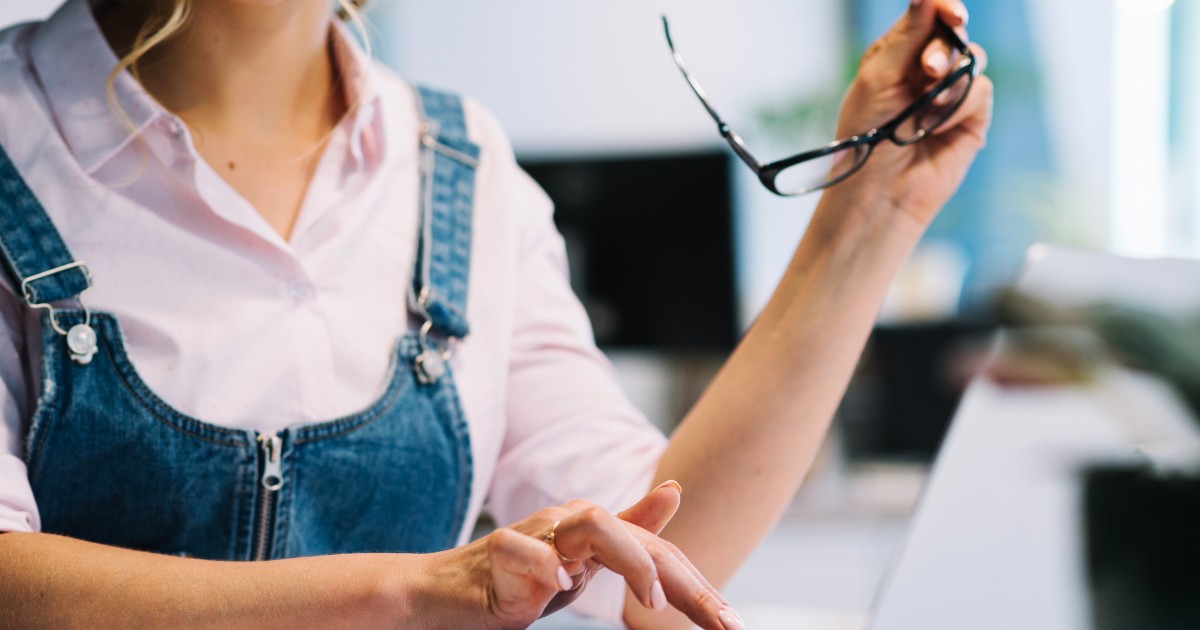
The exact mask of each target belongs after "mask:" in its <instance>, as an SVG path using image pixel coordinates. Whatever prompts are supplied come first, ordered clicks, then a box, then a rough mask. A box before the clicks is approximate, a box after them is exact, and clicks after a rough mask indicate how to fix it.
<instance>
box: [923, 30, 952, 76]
mask: <svg viewBox="0 0 1200 630" xmlns="http://www.w3.org/2000/svg"><path fill="white" fill-rule="evenodd" d="M953 54H954V51H953V49H951V48H950V44H948V43H947V42H946V41H945V40H943V39H942V38H940V37H935V38H934V39H932V40H930V41H929V44H927V45H926V46H925V51H924V52H922V53H921V70H922V71H923V72H924V73H925V76H926V77H927V78H928V79H930V80H934V81H936V80H938V79H940V78H942V77H944V76H946V73H947V72H949V71H950V64H951V62H952V59H953Z"/></svg>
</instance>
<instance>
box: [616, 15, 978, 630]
mask: <svg viewBox="0 0 1200 630" xmlns="http://www.w3.org/2000/svg"><path fill="white" fill-rule="evenodd" d="M959 6H960V5H959V4H958V2H957V1H955V0H923V2H921V3H914V6H913V7H911V8H910V10H909V12H908V13H907V14H906V15H905V16H903V17H902V18H901V20H900V21H899V22H898V23H897V25H896V26H895V27H893V29H892V30H891V31H890V32H889V33H888V34H887V35H885V36H884V37H883V39H882V40H881V41H880V42H879V43H877V44H876V45H875V46H873V47H872V49H871V50H870V51H868V53H867V56H866V57H865V58H864V61H863V65H862V68H861V69H860V73H859V76H858V78H857V80H856V81H855V84H854V85H853V86H852V87H851V89H850V91H849V93H848V95H847V98H846V102H845V104H844V105H843V110H842V120H841V121H840V123H839V137H846V136H848V135H852V134H855V133H862V132H863V131H865V130H867V129H871V128H873V127H874V126H876V125H879V124H881V123H882V122H884V121H885V120H887V119H889V118H890V117H891V116H894V115H895V114H896V113H898V112H899V111H900V110H901V109H903V108H904V106H905V105H907V104H908V102H910V101H911V99H912V98H914V97H915V96H916V94H919V93H920V91H923V89H925V88H926V87H927V85H923V84H924V83H925V81H927V80H928V79H929V78H930V77H925V76H918V77H917V78H916V79H915V80H914V79H913V76H912V75H913V74H914V73H913V72H912V70H913V69H914V68H917V71H916V73H917V74H921V70H920V67H919V66H918V65H917V64H918V59H919V58H921V57H922V56H923V54H926V53H927V52H928V51H929V50H931V49H932V48H931V47H936V46H940V45H941V44H940V43H937V42H934V43H932V44H931V43H930V37H931V36H932V33H933V20H934V13H935V11H936V12H939V13H940V15H942V17H943V19H944V20H945V21H946V22H947V23H948V24H950V25H952V26H958V25H962V24H965V20H960V19H959V18H958V17H957V16H956V9H957V8H958V7H959ZM978 52H979V54H980V55H982V51H978ZM926 56H927V55H926ZM925 72H926V73H929V70H926V71H925ZM931 74H932V73H931ZM934 76H940V73H938V74H934ZM910 84H911V87H910ZM990 104H991V84H990V82H989V81H988V80H987V79H986V77H979V78H978V79H977V80H976V82H975V85H974V87H973V88H972V91H971V94H970V96H969V97H968V100H967V102H966V103H964V105H963V106H962V108H961V109H960V111H959V112H958V113H957V114H956V115H955V117H953V118H952V119H951V120H950V121H948V122H947V123H946V124H945V125H943V126H942V127H941V128H940V130H939V131H938V133H937V134H935V135H933V136H931V137H929V138H927V139H925V140H923V141H922V142H920V143H918V144H916V145H914V146H911V147H907V148H902V147H896V146H892V145H890V144H887V143H885V144H881V145H879V146H878V147H877V148H876V150H875V152H874V154H873V155H872V156H871V158H870V160H869V161H868V162H867V163H866V165H865V166H864V167H863V170H862V171H860V172H859V173H857V174H855V175H854V176H853V177H851V178H850V179H849V180H847V181H846V182H844V183H842V184H840V185H838V186H835V187H833V188H831V189H829V190H827V191H826V192H825V194H824V196H823V198H822V199H821V202H820V203H819V205H818V208H817V211H816V213H815V214H814V216H813V219H812V222H811V224H810V226H809V228H808V231H807V233H806V234H805V235H804V238H803V239H802V241H801V243H800V245H799V246H798V248H797V250H796V252H795V255H794V257H793V258H792V260H791V262H790V264H789V266H788V269H787V270H786V272H785V274H784V276H783V278H782V280H781V281H780V283H779V286H778V287H777V288H776V290H775V293H774V295H773V296H772V298H771V300H770V302H769V303H768V305H767V306H766V308H765V309H764V310H763V312H762V313H761V315H760V316H759V319H758V321H757V322H756V323H755V324H754V326H753V327H752V328H751V330H750V331H749V332H748V333H747V335H746V336H745V338H744V339H743V340H742V342H741V344H740V345H739V346H738V348H737V350H736V351H735V352H734V354H733V355H732V356H731V357H730V359H729V361H728V362H727V363H726V365H725V366H724V368H723V369H722V370H721V372H720V373H719V374H718V375H717V377H716V379H714V381H713V383H712V384H711V385H710V386H709V388H708V390H707V391H706V392H705V394H704V396H703V397H702V398H701V400H700V401H699V402H698V403H697V404H696V406H695V407H694V408H693V409H692V411H691V412H690V413H689V414H688V415H687V417H686V418H685V419H684V421H683V423H682V424H681V425H680V427H679V429H678V430H677V431H676V432H675V434H674V435H673V436H672V438H671V442H670V445H669V446H668V448H667V450H666V452H665V454H664V455H663V458H662V460H661V463H660V465H659V469H658V476H659V477H660V478H672V479H677V480H679V481H680V483H681V484H682V485H683V487H684V489H685V500H684V501H683V503H682V506H681V508H680V510H679V513H678V515H677V516H676V517H675V519H674V520H672V521H671V524H670V525H669V526H668V527H667V528H666V529H665V530H664V531H663V534H662V536H663V538H666V539H668V540H670V541H672V542H673V543H675V544H676V545H678V546H679V547H680V548H681V549H682V550H683V551H684V552H686V553H687V554H688V557H689V558H690V559H691V560H692V561H693V562H694V563H695V565H696V566H697V567H698V568H699V569H700V570H701V571H703V572H704V575H705V576H707V577H708V578H709V579H710V580H711V581H712V582H713V583H714V584H717V585H721V584H723V583H725V582H726V581H727V580H728V579H729V578H730V577H731V576H732V575H733V573H734V571H735V570H736V569H737V567H738V566H739V565H740V564H741V562H742V561H743V560H744V559H745V558H746V557H747V556H748V555H749V554H750V552H751V551H752V550H753V549H754V547H755V546H756V545H757V544H758V543H759V542H760V541H761V540H762V538H763V537H764V536H765V535H766V534H767V532H768V531H769V530H770V529H771V528H772V527H773V526H774V524H775V523H776V522H777V521H778V519H779V517H780V515H781V514H782V512H783V510H784V509H785V508H786V506H787V504H788V502H789V501H790V500H791V498H792V497H793V496H794V495H795V492H796V490H797V488H798V486H799V484H800V482H801V480H802V479H803V477H804V475H805V473H806V472H807V470H808V468H809V465H810V463H811V461H812V459H813V457H814V456H815V454H816V451H817V449H818V447H819V445H820V443H821V441H822V439H823V437H824V435H825V432H826V431H827V429H828V427H829V423H830V420H831V419H832V417H833V414H834V411H835V409H836V407H837V404H838V402H839V400H840V399H841V397H842V394H843V392H844V391H845V388H846V385H847V383H848V382H849V379H850V376H851V374H852V372H853V369H854V365H855V363H856V361H857V358H858V356H859V354H860V353H861V351H862V348H863V345H864V344H865V342H866V339H867V336H868V334H869V333H870V330H871V326H872V324H873V322H874V320H875V317H876V314H877V313H878V311H879V308H880V305H881V303H882V301H883V296H884V294H885V292H886V290H887V287H888V285H889V283H890V282H891V280H892V278H893V277H894V275H895V273H896V272H897V270H898V269H899V267H900V265H901V264H902V263H903V262H904V260H905V258H906V257H907V256H908V254H909V252H910V251H911V250H912V249H913V247H914V246H915V245H916V243H917V241H918V240H919V239H920V237H921V234H922V233H923V232H924V229H925V227H926V226H927V225H928V223H929V222H930V221H931V220H932V219H933V217H934V216H935V214H936V212H937V210H938V209H940V207H941V205H942V204H943V203H944V202H945V201H946V200H947V199H948V198H949V196H950V195H951V194H953V192H954V190H955V189H956V188H957V186H958V184H959V182H960V181H961V179H962V177H963V175H964V174H965V172H966V169H967V167H968V166H969V165H970V163H971V160H972V159H973V157H974V155H975V153H976V152H977V151H978V150H979V149H980V148H981V147H982V146H983V143H984V137H985V134H986V130H987V126H988V121H989V118H990ZM625 618H626V621H627V622H628V623H629V624H630V626H631V627H634V628H669V627H686V626H685V624H684V623H683V620H682V619H681V618H679V617H678V615H673V614H672V613H670V612H666V613H654V612H653V611H646V610H644V609H642V608H640V607H635V606H627V607H626V614H625ZM730 630H735V629H732V628H731V629H730Z"/></svg>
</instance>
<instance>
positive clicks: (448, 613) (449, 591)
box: [388, 549, 487, 630]
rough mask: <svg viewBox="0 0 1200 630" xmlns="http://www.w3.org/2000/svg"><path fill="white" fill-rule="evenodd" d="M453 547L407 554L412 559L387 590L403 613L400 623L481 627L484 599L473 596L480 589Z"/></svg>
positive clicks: (434, 628)
mask: <svg viewBox="0 0 1200 630" xmlns="http://www.w3.org/2000/svg"><path fill="white" fill-rule="evenodd" d="M455 551H456V550H453V549H452V550H450V551H444V552H440V553H432V554H421V555H414V556H407V558H409V559H410V560H411V561H412V562H411V563H410V564H409V565H408V566H406V567H405V570H404V571H403V572H402V574H400V575H398V576H397V577H396V578H395V579H396V582H395V583H394V584H393V585H392V587H391V588H389V590H391V591H392V594H391V595H389V596H388V599H389V600H390V601H391V602H392V603H393V604H394V605H395V606H396V609H397V610H399V611H402V612H403V616H402V617H400V618H399V619H400V622H401V623H400V624H399V625H400V626H401V627H404V628H420V629H423V630H441V629H444V628H480V627H483V623H482V622H481V619H483V618H484V617H483V616H482V614H483V613H484V612H486V606H487V602H486V601H484V602H482V603H481V602H479V601H478V600H476V599H475V598H473V597H472V595H473V594H475V593H478V592H480V589H479V588H478V585H473V584H470V583H469V580H470V576H469V575H468V574H469V573H472V572H471V571H470V570H468V569H465V568H464V567H463V563H462V562H461V559H459V560H460V561H459V562H455V557H454V553H455Z"/></svg>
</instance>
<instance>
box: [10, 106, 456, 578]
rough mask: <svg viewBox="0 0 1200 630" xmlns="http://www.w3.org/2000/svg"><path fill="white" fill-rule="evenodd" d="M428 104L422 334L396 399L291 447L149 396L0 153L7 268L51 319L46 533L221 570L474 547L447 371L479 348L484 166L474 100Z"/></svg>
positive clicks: (32, 434)
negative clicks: (467, 109)
mask: <svg viewBox="0 0 1200 630" xmlns="http://www.w3.org/2000/svg"><path fill="white" fill-rule="evenodd" d="M418 101H419V104H420V107H419V109H420V110H421V112H422V115H421V117H422V121H423V122H422V129H421V131H422V133H421V170H422V178H421V182H422V184H421V200H420V204H419V205H420V209H421V220H420V235H419V243H418V247H417V256H416V261H415V263H414V273H413V284H412V286H411V287H410V288H409V289H408V290H409V305H410V306H409V309H410V311H411V313H410V315H411V316H413V318H414V321H419V322H421V325H420V328H419V332H415V333H409V334H406V335H405V336H403V337H402V338H401V339H400V340H399V341H398V342H397V344H396V348H395V351H394V354H393V358H392V368H391V370H392V372H391V376H390V379H389V381H388V385H387V387H386V390H385V391H384V392H383V395H382V396H380V397H379V399H378V400H376V401H375V403H374V404H372V405H371V406H370V407H369V408H368V409H366V410H364V411H362V412H360V413H357V414H354V415H351V416H347V417H344V418H337V419H333V420H330V421H328V422H322V423H317V424H306V425H299V426H292V427H289V428H288V429H286V430H284V431H282V432H280V433H256V432H253V431H246V430H240V429H233V428H227V427H221V426H217V425H214V424H209V423H207V422H204V421H202V420H199V419H196V418H192V417H189V416H187V415H185V414H183V413H180V412H179V411H176V410H175V409H173V408H171V407H170V406H169V405H167V404H166V403H165V402H163V401H162V400H161V399H159V398H158V397H157V396H155V394H154V393H153V392H151V391H150V390H149V388H148V387H147V386H146V385H145V383H144V382H143V381H142V380H141V378H140V377H139V376H138V374H137V371H136V370H135V369H134V367H133V365H132V364H131V363H130V361H129V358H128V356H127V355H126V353H125V349H124V345H123V344H124V341H123V338H122V335H121V329H120V326H119V325H118V323H117V321H116V320H115V319H114V317H113V316H112V315H109V314H105V313H100V312H89V311H88V310H87V308H86V306H85V304H84V302H85V299H86V296H84V295H83V294H84V292H85V291H86V290H87V289H88V287H90V286H91V281H92V278H91V276H90V273H89V272H88V269H87V266H86V263H85V262H84V261H75V260H74V259H73V258H72V257H71V254H70V252H69V251H68V250H67V247H66V246H65V244H64V243H63V241H62V238H61V236H60V235H59V233H58V231H57V230H56V229H55V227H54V226H53V224H52V223H51V221H50V219H49V217H47V216H46V213H45V211H44V209H43V208H42V206H41V204H40V203H39V202H38V200H37V199H36V198H35V197H34V195H33V193H32V191H30V189H29V187H28V186H27V185H26V183H25V182H24V180H23V179H22V178H21V176H20V175H19V174H18V172H17V171H16V169H15V168H14V166H13V164H12V162H11V160H10V159H9V158H8V156H7V155H6V154H5V153H4V152H3V150H0V250H2V253H3V261H2V262H3V263H4V264H3V267H4V269H5V270H6V271H7V272H8V274H9V279H10V281H11V282H12V286H13V287H15V290H16V291H17V292H18V295H21V296H22V297H24V299H25V301H26V303H27V305H28V306H29V307H31V308H37V309H43V310H44V314H43V315H42V318H41V321H42V329H43V333H42V339H41V354H42V362H41V363H42V365H41V370H42V373H41V396H40V398H39V399H38V402H37V407H36V410H35V412H34V415H33V418H32V420H31V423H30V427H29V431H28V435H27V441H26V445H25V461H26V464H27V466H28V473H29V481H30V483H31V484H32V486H33V492H34V495H35V497H36V499H37V504H38V509H39V511H40V513H41V519H42V530H43V531H45V532H49V533H55V534H63V535H66V536H71V537H75V538H80V539H83V540H89V541H93V542H97V543H103V544H108V545H115V546H119V547H127V548H132V549H141V550H147V551H155V552H161V553H170V554H177V555H185V556H194V557H197V558H208V559H219V560H262V559H271V558H286V557H293V556H309V555H318V554H332V553H345V552H356V551H391V552H414V553H418V552H432V551H438V550H442V549H447V548H450V547H452V546H454V545H455V544H456V543H457V541H458V537H459V533H460V531H461V530H462V529H463V520H464V518H465V514H466V511H467V501H468V498H469V493H470V488H471V472H472V471H471V451H470V444H469V438H468V434H467V424H466V421H465V419H464V418H463V414H462V409H461V406H460V404H459V399H458V393H457V390H456V388H455V385H454V378H453V374H452V373H451V370H450V367H449V365H448V364H447V362H446V359H447V358H448V357H449V350H450V349H451V345H450V344H451V343H452V342H453V341H454V340H455V339H461V338H463V337H465V336H466V334H467V332H468V326H467V321H466V318H465V315H464V314H465V307H466V296H467V273H468V267H469V259H470V250H471V215H472V200H473V195H474V186H475V183H474V181H475V180H474V177H475V166H476V164H477V160H478V157H479V149H478V147H477V146H475V145H474V144H472V143H471V142H470V141H469V140H468V139H467V132H466V125H465V121H464V115H463V110H462V106H461V103H460V101H459V99H458V98H457V97H455V96H453V95H449V94H444V93H438V92H433V91H430V90H427V89H424V88H422V89H419V90H418ZM198 273H203V271H201V270H198ZM97 281H100V282H103V278H97ZM381 281H382V283H383V284H384V286H386V284H387V282H388V279H387V278H381ZM397 289H398V290H400V289H401V288H400V287H397ZM81 297H83V298H85V299H80V298H81ZM64 303H69V304H70V305H71V306H74V307H75V308H62V305H63V304H64ZM51 305H53V306H51ZM211 368H212V369H221V366H211Z"/></svg>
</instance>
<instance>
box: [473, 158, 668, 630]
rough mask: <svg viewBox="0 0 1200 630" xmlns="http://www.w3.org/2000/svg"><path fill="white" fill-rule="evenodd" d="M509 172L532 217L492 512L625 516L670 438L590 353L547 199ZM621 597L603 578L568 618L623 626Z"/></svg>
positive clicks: (615, 584) (618, 587)
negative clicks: (526, 193)
mask: <svg viewBox="0 0 1200 630" xmlns="http://www.w3.org/2000/svg"><path fill="white" fill-rule="evenodd" d="M513 170H514V173H515V174H514V177H520V178H523V179H524V180H526V181H525V182H524V184H523V185H526V186H529V187H531V188H532V189H533V193H534V194H532V195H531V198H532V199H535V200H537V203H536V204H535V205H536V206H537V208H536V212H534V213H533V214H532V215H531V216H529V217H528V219H529V220H528V222H527V224H526V227H525V228H524V229H523V230H522V232H523V236H522V257H521V262H520V264H519V272H518V280H517V289H516V313H515V315H514V319H513V321H514V325H513V330H512V346H511V347H512V355H511V357H512V358H511V362H510V366H509V372H508V384H507V409H506V411H507V416H508V428H507V432H506V436H505V439H504V443H503V446H502V448H501V456H500V460H499V462H498V464H497V468H496V475H495V477H494V481H493V484H492V488H491V492H490V498H489V501H490V505H489V511H490V512H491V514H492V515H493V516H494V517H495V518H496V519H497V522H499V523H505V524H507V523H511V522H514V521H517V520H520V519H521V518H524V517H526V516H528V515H529V514H531V513H533V512H535V511H537V510H539V509H541V508H544V507H546V506H548V505H555V504H560V503H563V502H566V501H569V500H571V499H575V498H583V499H588V500H590V501H593V502H595V503H596V504H598V505H600V506H603V507H605V508H606V509H608V510H610V511H614V512H615V511H618V510H622V509H624V508H626V507H628V506H629V505H631V504H632V503H634V502H636V501H637V500H638V499H639V498H641V497H642V496H643V495H644V494H645V493H646V492H647V491H648V489H649V487H650V483H651V481H652V478H653V475H654V472H655V470H656V468H657V466H658V462H659V459H660V457H661V455H662V452H663V449H664V448H665V446H666V438H665V437H664V436H663V434H662V433H661V432H660V431H659V430H658V429H657V428H655V427H654V426H653V425H652V424H650V423H649V422H648V421H647V420H646V418H645V417H644V416H643V414H642V413H640V412H639V411H638V410H637V409H636V408H635V407H634V406H633V405H632V404H631V403H630V402H629V400H628V398H627V397H626V396H625V395H624V393H623V392H622V391H621V388H620V387H619V386H618V384H617V380H616V374H615V371H614V369H613V367H612V365H611V364H610V363H609V361H608V360H607V358H606V357H605V356H604V354H603V353H601V352H600V350H599V349H598V348H597V347H596V345H595V342H594V337H593V334H592V329H591V325H590V324H589V322H588V318H587V315H586V313H585V311H584V309H583V307H582V305H581V304H580V302H579V300H578V298H576V296H575V294H574V293H573V292H572V290H571V288H570V286H569V282H568V273H567V258H566V251H565V247H564V243H563V239H562V237H561V236H560V234H559V233H558V231H557V229H556V228H555V226H554V223H553V220H552V211H553V208H552V204H551V202H550V200H549V198H547V197H546V195H545V194H544V193H543V192H541V190H540V189H538V188H537V185H536V184H535V183H534V182H533V180H532V179H530V178H529V177H528V175H526V174H525V173H523V172H521V171H520V170H519V169H517V168H516V167H515V165H514V167H513ZM624 598H625V585H624V580H623V579H621V578H620V577H619V576H617V575H615V574H613V573H611V572H608V571H603V572H601V573H600V574H598V575H597V576H595V578H594V579H593V580H592V582H591V583H590V584H589V586H588V589H587V591H585V593H584V594H583V595H582V596H581V597H580V599H579V600H577V601H576V602H575V604H573V606H572V609H573V610H574V611H575V612H576V613H579V614H582V615H585V616H589V617H598V618H601V619H604V620H606V621H609V622H612V623H616V624H621V623H622V609H623V604H624Z"/></svg>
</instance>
